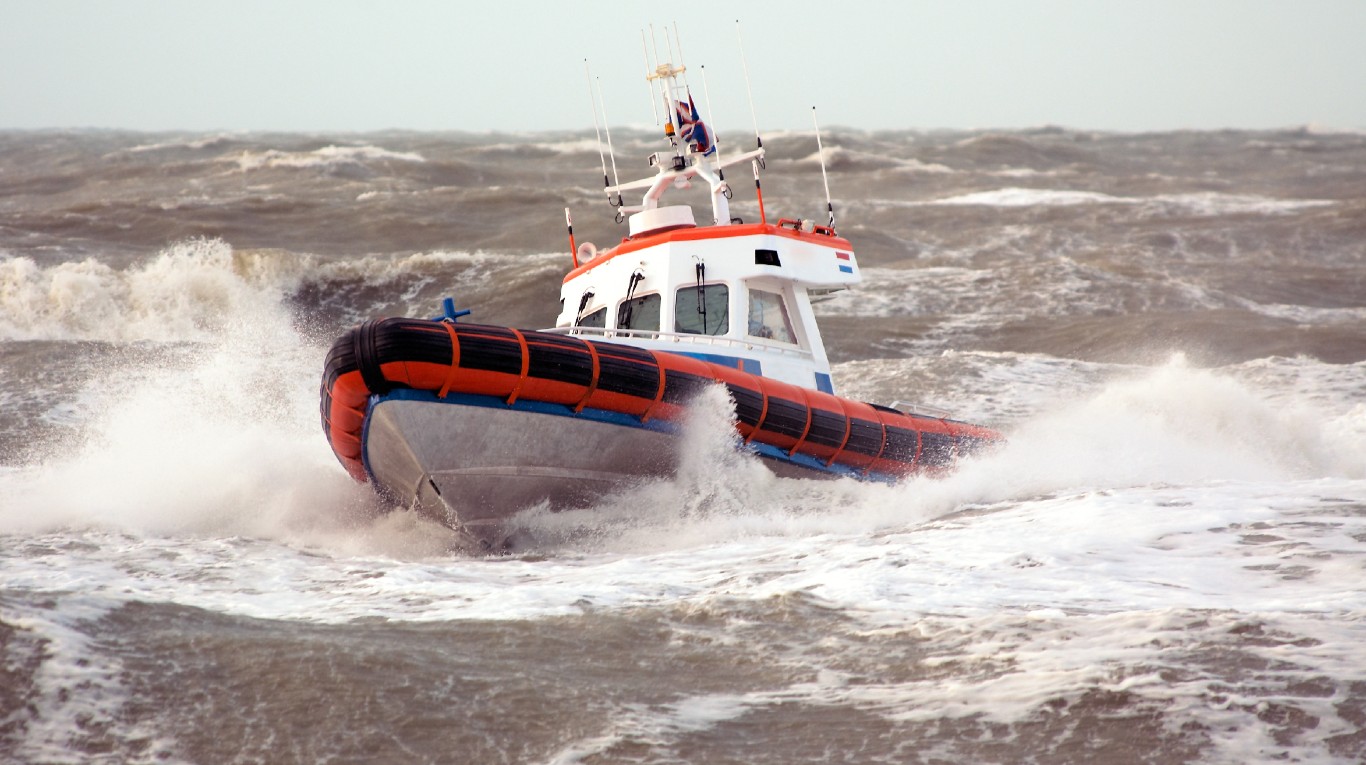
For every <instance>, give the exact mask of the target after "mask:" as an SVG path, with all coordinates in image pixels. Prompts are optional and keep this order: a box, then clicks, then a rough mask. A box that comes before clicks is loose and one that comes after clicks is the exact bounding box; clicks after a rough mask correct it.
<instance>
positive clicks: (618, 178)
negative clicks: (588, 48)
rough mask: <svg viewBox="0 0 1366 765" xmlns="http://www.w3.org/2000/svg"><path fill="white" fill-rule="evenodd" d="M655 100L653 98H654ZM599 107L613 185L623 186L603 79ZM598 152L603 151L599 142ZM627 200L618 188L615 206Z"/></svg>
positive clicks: (603, 170)
mask: <svg viewBox="0 0 1366 765" xmlns="http://www.w3.org/2000/svg"><path fill="white" fill-rule="evenodd" d="M652 100H653V99H652ZM598 108H599V109H601V110H602V129H603V130H605V131H606V132H607V156H609V157H611V158H612V185H614V186H618V187H620V186H621V176H619V175H617V153H616V151H614V150H613V149H612V125H611V124H610V123H609V122H608V121H607V103H606V102H605V101H603V99H602V80H598ZM598 152H599V153H601V152H602V147H601V144H599V147H598ZM602 179H603V180H604V181H606V180H607V168H605V167H604V168H603V169H602ZM607 201H608V202H609V203H610V202H611V201H612V198H611V197H610V196H609V197H608V198H607ZM623 204H625V202H623V201H622V199H621V189H620V188H618V189H617V203H616V204H615V205H614V207H621V206H622V205H623Z"/></svg>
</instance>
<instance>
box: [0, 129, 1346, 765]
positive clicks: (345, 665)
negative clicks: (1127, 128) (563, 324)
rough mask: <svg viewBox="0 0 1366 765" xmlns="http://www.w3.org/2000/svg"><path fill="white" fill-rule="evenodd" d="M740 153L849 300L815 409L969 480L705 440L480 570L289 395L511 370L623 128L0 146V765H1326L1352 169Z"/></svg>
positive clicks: (311, 409)
mask: <svg viewBox="0 0 1366 765" xmlns="http://www.w3.org/2000/svg"><path fill="white" fill-rule="evenodd" d="M762 138H763V146H764V148H765V150H766V151H767V152H768V156H767V160H766V167H765V168H763V170H762V176H761V177H762V182H763V186H762V189H763V194H764V200H763V201H764V208H765V214H766V215H767V216H768V220H769V221H770V222H772V221H775V220H776V219H777V218H779V217H787V218H793V219H811V220H813V221H814V222H815V223H817V224H821V225H824V224H826V223H827V222H828V213H827V206H826V195H825V191H824V184H823V179H822V173H823V171H824V173H825V174H826V177H827V178H828V185H829V189H830V195H831V202H832V205H833V212H834V216H835V227H836V229H837V230H838V231H839V233H840V234H841V235H842V236H845V237H847V238H848V239H849V240H850V241H852V242H853V244H854V250H855V254H856V257H857V259H858V262H859V264H860V266H861V271H862V274H863V278H864V281H863V283H862V284H860V285H858V286H856V287H855V288H852V289H850V290H847V291H844V292H839V293H835V294H833V295H830V296H827V299H825V300H823V301H822V302H819V303H818V304H817V305H816V313H817V317H818V319H819V320H820V322H821V325H822V328H823V331H824V337H825V342H826V346H827V348H828V351H829V354H830V358H831V360H832V362H833V364H834V378H835V386H836V390H837V392H839V393H841V394H843V395H846V396H849V397H852V398H856V399H860V400H865V401H871V402H874V403H883V404H886V403H891V402H893V401H897V400H900V401H909V402H916V403H918V404H922V405H925V406H933V407H938V408H941V409H944V410H947V411H949V412H951V413H952V414H953V416H954V417H955V418H957V419H962V420H967V421H971V422H976V423H981V424H984V425H989V426H992V427H994V428H997V429H999V430H1000V431H1001V432H1002V433H1003V434H1004V440H1003V441H1002V443H1000V444H999V445H998V446H996V447H995V448H993V449H991V450H989V451H986V452H983V453H979V454H976V455H973V456H972V457H970V458H966V459H963V460H962V461H961V462H960V463H959V464H958V465H957V466H956V468H955V469H954V470H953V471H952V472H950V473H948V474H942V475H935V476H918V477H913V478H910V479H907V480H904V481H902V482H901V483H898V484H895V485H886V484H878V483H872V484H870V483H860V482H855V481H853V480H849V479H843V480H833V481H812V480H797V479H779V478H776V477H774V476H773V475H771V474H770V473H768V472H767V470H766V469H765V468H764V467H763V466H762V465H761V464H759V463H757V462H756V461H755V460H754V459H753V458H752V457H750V456H747V455H745V454H744V453H742V452H740V451H737V450H736V449H735V448H734V443H733V438H732V437H731V435H730V434H731V432H732V422H733V411H732V409H731V403H730V401H729V400H728V399H727V398H726V396H725V395H724V393H722V392H719V391H716V392H707V393H706V394H704V395H702V396H701V397H699V400H698V401H697V402H696V404H695V405H694V407H693V409H692V411H691V414H690V416H689V420H688V422H687V424H686V425H685V428H684V432H683V434H682V435H681V436H680V437H681V438H684V439H685V443H686V449H685V450H684V452H685V454H684V459H683V462H682V464H680V466H679V470H678V474H677V476H675V477H673V478H671V479H669V480H656V481H651V482H648V483H642V484H640V485H634V486H629V487H626V488H624V489H622V490H621V491H619V492H616V493H614V494H611V495H605V496H603V497H601V498H600V501H599V502H597V503H596V504H595V505H594V506H592V507H589V508H585V509H582V510H574V511H566V512H562V513H551V512H549V511H548V510H547V509H546V508H544V507H530V508H513V509H516V510H519V511H520V512H519V513H518V515H517V523H518V524H521V525H522V526H524V527H525V528H526V529H528V530H529V531H530V532H533V533H532V538H534V539H535V540H536V542H535V543H534V544H532V545H530V546H529V547H528V548H526V549H522V550H518V551H516V552H514V553H512V554H506V555H487V556H486V555H475V554H472V553H470V552H468V551H467V550H464V549H463V548H461V547H460V545H459V544H458V540H457V539H456V537H455V536H454V534H453V533H452V532H451V531H450V530H449V529H446V528H444V527H442V526H439V525H436V524H435V523H433V522H431V521H428V520H425V519H423V518H421V517H417V516H415V515H414V514H413V513H411V512H408V511H406V510H405V509H403V508H395V507H388V506H386V505H385V504H384V503H383V502H382V501H380V500H379V499H377V498H376V496H375V495H374V493H373V492H372V491H371V489H370V487H369V486H367V485H365V484H358V483H355V482H353V481H352V480H351V479H350V478H349V477H348V476H347V474H346V473H345V472H344V471H343V469H342V467H341V465H340V464H339V463H338V462H337V460H336V458H335V457H334V456H333V454H332V453H331V451H330V449H329V447H328V444H327V441H326V439H325V437H324V435H323V431H322V428H321V425H320V421H319V395H318V388H319V381H320V375H321V371H322V367H323V358H324V354H325V353H326V350H327V348H328V346H329V345H330V343H331V341H332V340H333V339H334V338H335V337H336V336H337V335H339V334H340V333H342V332H343V331H345V330H346V329H347V328H348V327H349V326H351V325H353V324H355V323H356V322H359V321H363V320H365V319H368V318H371V317H377V316H385V315H410V316H424V317H431V316H435V315H437V314H439V313H440V303H441V300H442V298H444V297H447V296H449V297H452V298H453V299H454V300H455V303H456V305H457V306H458V307H460V308H469V309H471V310H472V311H473V315H472V316H471V317H470V318H469V319H464V320H465V321H478V322H484V323H490V324H503V325H512V326H517V327H524V328H533V329H534V328H541V327H547V326H551V325H553V323H554V319H555V315H556V314H557V313H558V309H559V306H558V298H559V285H560V282H561V279H562V278H563V276H564V274H565V273H566V272H567V271H568V269H569V268H570V266H571V259H570V245H569V237H568V234H567V231H566V224H565V212H564V211H565V208H569V210H570V211H571V213H572V215H573V222H574V236H575V237H576V240H577V242H579V243H582V242H584V241H592V242H594V243H596V244H597V245H598V246H599V247H600V248H605V247H607V246H610V245H612V244H613V243H615V242H618V241H620V239H621V237H623V236H624V235H625V233H626V230H625V226H624V225H622V224H618V223H616V222H615V221H614V214H615V212H616V211H615V209H614V208H613V207H611V206H610V205H609V204H608V200H607V197H606V195H605V194H604V193H603V184H602V180H603V177H604V176H605V175H609V176H610V175H612V174H613V173H614V172H615V173H619V177H620V179H621V180H622V181H626V180H631V179H634V178H637V177H643V176H645V175H648V174H650V173H651V172H652V171H651V168H650V167H649V165H648V164H647V163H646V161H645V159H644V158H645V157H646V156H647V155H648V154H649V153H651V152H656V151H662V150H665V149H667V145H666V144H665V143H664V141H663V140H662V138H661V137H660V136H659V135H658V134H657V133H656V132H655V130H654V129H653V128H648V129H647V128H639V127H637V128H618V129H614V130H613V132H612V155H611V156H608V157H605V158H604V157H603V156H601V155H600V153H599V147H600V144H599V142H598V141H597V140H596V139H595V138H594V135H593V132H592V131H591V130H587V131H563V132H554V131H547V132H535V133H467V132H401V131H392V132H376V133H361V134H357V133H325V134H303V133H136V132H118V131H94V130H89V131H57V130H53V131H24V132H16V131H7V132H0V763H3V764H5V765H9V764H11V763H158V764H166V765H171V764H177V763H202V764H204V765H210V764H218V763H263V764H268V763H336V764H342V763H480V764H481V765H489V764H493V763H536V764H543V765H569V764H571V763H583V764H584V765H609V764H610V765H615V764H618V763H622V764H625V763H699V764H701V763H718V764H719V763H735V764H737V765H738V764H741V763H773V764H775V765H779V764H782V765H786V764H791V763H885V764H888V765H891V764H894V763H924V764H926V765H928V764H930V763H935V764H943V763H1002V764H1004V763H1030V764H1037V765H1046V764H1052V763H1107V764H1108V763H1119V764H1123V763H1162V764H1164V765H1166V764H1171V763H1227V764H1229V765H1233V764H1242V763H1343V764H1346V763H1361V762H1363V761H1366V133H1363V132H1352V131H1345V130H1330V129H1325V128H1317V127H1302V128H1294V129H1286V130H1268V131H1232V130H1231V131H1199V132H1181V131H1178V132H1165V133H1139V134H1128V133H1105V132H1101V133H1097V132H1088V131H1080V130H1072V129H1065V128H1057V127H1043V128H1037V129H1029V130H1010V131H988V130H973V131H911V130H905V131H886V132H876V131H862V130H854V129H847V128H839V127H836V128H833V129H827V130H825V131H824V132H823V133H822V135H821V142H820V143H819V145H818V142H817V139H816V135H815V134H814V132H812V131H809V130H808V131H786V132H784V131H774V132H770V133H765V134H763V135H762ZM754 141H755V137H754V135H752V134H750V135H745V134H744V133H743V132H741V133H738V134H735V135H731V134H727V133H725V132H724V131H723V132H722V133H721V135H720V136H719V143H720V150H721V152H722V155H723V156H725V155H727V154H735V153H738V152H741V151H746V150H748V149H750V148H753V146H754ZM727 180H728V182H729V183H730V184H731V186H732V188H733V196H734V198H733V200H732V203H731V205H732V213H733V214H735V215H736V216H737V217H740V218H743V219H744V220H745V221H746V222H754V221H758V220H759V219H760V218H759V215H760V213H759V205H758V204H757V200H756V196H755V184H754V180H753V172H752V168H751V167H750V166H749V165H748V164H747V163H746V164H742V165H737V166H735V167H732V168H730V169H729V171H728V173H727ZM676 193H677V194H678V196H677V197H676V199H678V200H682V203H686V204H692V205H693V206H694V209H695V210H696V211H697V212H698V217H699V218H706V217H708V215H707V213H708V211H709V209H710V208H709V207H708V206H707V200H706V197H705V194H704V193H703V191H702V190H701V189H697V188H694V189H691V190H678V191H677V192H676ZM629 201H630V200H628V203H629ZM528 437H534V434H528Z"/></svg>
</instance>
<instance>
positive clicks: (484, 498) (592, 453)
mask: <svg viewBox="0 0 1366 765" xmlns="http://www.w3.org/2000/svg"><path fill="white" fill-rule="evenodd" d="M677 443H678V440H677V438H675V437H674V435H672V434H671V433H669V432H667V431H666V430H663V429H653V428H645V427H630V426H626V425H622V424H617V423H613V422H610V421H605V420H604V419H601V418H590V417H584V416H557V415H554V414H550V413H547V412H544V411H536V410H535V409H534V408H531V407H523V408H512V407H507V406H505V405H503V403H502V401H500V400H498V399H490V398H488V397H473V396H462V397H455V398H454V399H452V400H440V401H437V400H421V399H420V398H419V399H414V398H411V397H407V398H386V399H384V400H380V401H377V402H376V403H375V404H374V406H373V407H372V408H371V412H370V416H369V424H368V425H367V428H366V436H365V455H366V460H365V464H366V467H367V469H368V472H369V474H370V476H371V479H372V480H373V482H374V483H375V485H376V486H379V487H383V488H382V491H383V492H384V493H385V494H386V495H387V496H388V498H389V499H390V501H392V502H394V503H396V504H399V505H401V506H406V507H411V508H413V509H414V510H416V511H418V512H421V513H423V514H425V515H428V516H430V517H432V518H435V519H437V520H438V521H440V522H442V523H444V524H446V525H448V526H450V527H452V528H454V529H456V530H458V531H460V532H462V533H463V534H464V535H465V536H466V537H468V539H469V541H470V542H471V543H472V544H473V545H475V546H477V547H480V548H483V549H501V548H505V547H508V546H510V544H511V540H510V538H509V535H510V534H511V533H512V531H513V530H512V529H511V528H510V527H509V526H508V525H507V523H506V522H507V519H508V517H509V516H510V515H512V514H514V513H516V512H518V511H520V510H523V509H525V508H529V507H533V506H536V505H542V504H544V505H545V506H548V507H550V508H552V509H556V510H561V509H566V508H572V507H585V506H588V505H591V504H593V503H594V502H596V501H599V500H601V498H602V497H603V496H604V495H606V494H609V493H611V492H612V491H614V490H617V489H619V488H622V487H623V486H628V485H631V484H633V483H637V482H639V481H643V480H649V479H652V478H661V477H665V476H668V475H670V474H671V473H672V471H673V466H674V465H675V464H677V451H676V449H677Z"/></svg>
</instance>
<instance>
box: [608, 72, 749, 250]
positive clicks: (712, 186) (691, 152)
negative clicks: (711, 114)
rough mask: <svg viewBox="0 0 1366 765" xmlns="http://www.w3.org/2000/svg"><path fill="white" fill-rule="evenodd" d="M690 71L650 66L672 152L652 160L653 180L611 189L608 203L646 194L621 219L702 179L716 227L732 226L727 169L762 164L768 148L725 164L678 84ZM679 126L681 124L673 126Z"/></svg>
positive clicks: (649, 76) (651, 207)
mask: <svg viewBox="0 0 1366 765" xmlns="http://www.w3.org/2000/svg"><path fill="white" fill-rule="evenodd" d="M680 47H681V46H680ZM670 50H672V47H671V48H670ZM647 53H648V50H647ZM657 55H658V51H656V56H657ZM680 56H681V54H680ZM686 71H687V67H686V66H685V65H684V64H683V63H682V62H681V58H680V63H679V64H677V65H675V64H674V63H673V62H671V61H664V62H662V63H661V62H658V61H656V62H655V63H654V65H653V67H650V66H649V62H647V72H646V75H645V79H646V81H647V82H648V83H649V84H650V85H651V90H652V91H653V89H654V86H655V85H656V84H657V85H658V87H659V95H660V98H661V99H662V102H663V104H664V120H665V121H664V135H665V137H667V138H668V139H669V142H670V143H671V144H672V145H673V151H672V152H668V153H666V152H656V153H654V154H651V155H650V165H651V166H652V167H654V168H655V175H654V176H653V177H649V178H641V179H640V180H635V181H629V182H627V183H619V184H616V185H613V186H608V187H607V188H606V191H607V196H608V198H609V200H610V199H611V197H612V196H613V195H614V194H615V195H619V194H620V193H621V192H623V191H634V190H637V189H645V193H644V194H643V195H642V196H641V199H640V204H636V205H626V206H623V207H622V208H621V209H620V211H619V212H620V213H621V215H632V214H634V213H639V212H644V211H647V210H656V209H659V200H660V198H661V197H662V196H663V195H664V192H665V191H666V190H667V189H668V188H669V187H670V186H673V187H675V188H678V189H687V188H690V187H691V186H692V180H693V179H694V178H701V179H702V180H703V181H705V182H706V183H707V186H708V189H709V190H710V194H711V207H712V218H713V223H714V225H717V226H726V225H730V224H731V216H730V202H729V199H730V196H731V190H730V185H729V184H728V183H727V182H726V180H725V177H724V175H725V174H724V172H723V170H724V168H727V167H731V166H733V165H738V164H742V163H745V162H753V161H755V160H762V159H763V156H764V149H763V147H762V146H759V147H758V148H756V149H754V150H752V151H748V152H745V153H744V154H739V155H735V156H732V157H730V158H727V159H724V160H723V159H722V158H721V155H720V152H719V151H718V150H717V148H716V143H715V137H714V134H713V133H712V132H711V127H710V126H708V125H706V124H704V123H703V122H702V121H701V120H700V119H698V118H697V117H696V108H695V106H694V102H693V99H692V94H691V93H690V92H689V91H688V87H687V85H686V84H685V83H684V82H680V78H681V77H682V76H683V73H684V72H686ZM676 121H677V122H678V123H682V124H679V125H675V122H676Z"/></svg>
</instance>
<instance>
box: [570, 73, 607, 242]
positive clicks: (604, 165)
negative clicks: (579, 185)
mask: <svg viewBox="0 0 1366 765" xmlns="http://www.w3.org/2000/svg"><path fill="white" fill-rule="evenodd" d="M583 76H584V77H586V78H587V79H588V106H589V107H590V108H592V109H593V134H594V135H596V136H597V137H598V160H599V161H600V162H601V163H602V186H603V188H607V186H608V185H609V184H608V183H607V158H606V157H604V156H603V155H602V131H601V130H599V129H598V109H597V107H596V106H594V105H593V75H592V74H591V73H590V72H589V71H588V59H584V60H583ZM599 95H601V91H599ZM602 119H603V121H604V122H606V121H607V115H605V114H604V115H603V116H602ZM608 140H609V141H610V140H611V134H610V133H609V134H608ZM612 162H613V164H614V165H615V164H616V158H615V157H614V158H613V159H612ZM564 212H565V215H566V216H568V215H569V210H568V209H566V210H565V211H564Z"/></svg>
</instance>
